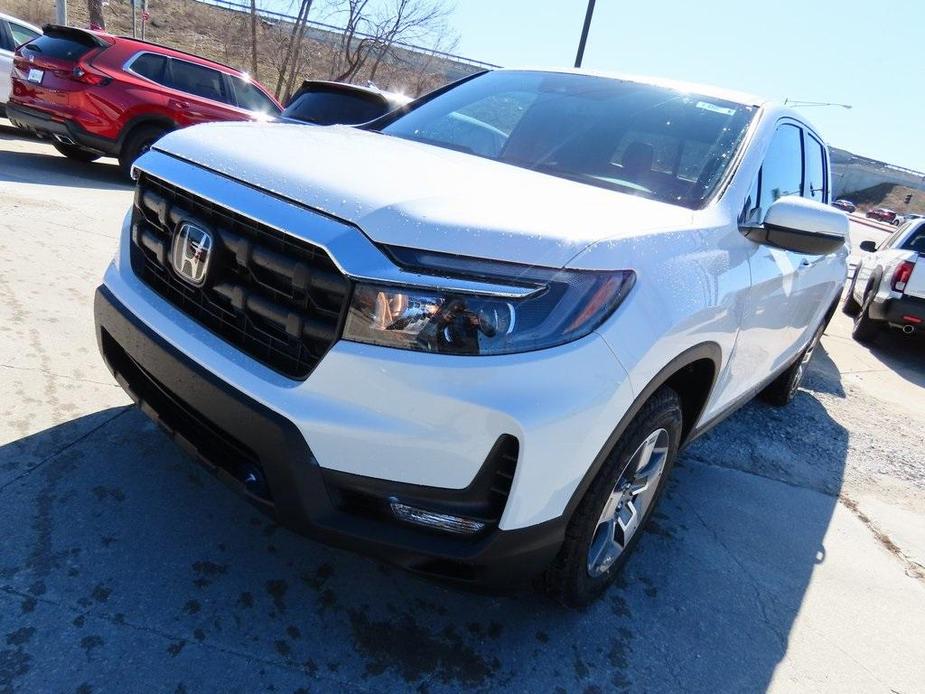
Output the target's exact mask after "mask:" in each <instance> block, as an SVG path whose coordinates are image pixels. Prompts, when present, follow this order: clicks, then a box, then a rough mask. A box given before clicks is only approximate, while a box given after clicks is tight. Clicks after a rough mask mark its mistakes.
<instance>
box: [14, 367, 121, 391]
mask: <svg viewBox="0 0 925 694" xmlns="http://www.w3.org/2000/svg"><path fill="white" fill-rule="evenodd" d="M0 368H3V369H13V370H15V371H31V372H34V373H40V374H42V375H43V376H48V377H50V378H64V379H67V380H68V381H77V382H78V383H93V384H95V385H98V386H112V387H113V388H118V387H119V384H118V383H107V382H105V381H94V380H93V379H91V378H81V377H79V376H67V375H65V374H58V373H54V372H52V371H46V370H45V369H42V368H40V367H34V366H14V365H12V364H0Z"/></svg>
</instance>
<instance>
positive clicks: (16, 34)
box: [10, 22, 39, 48]
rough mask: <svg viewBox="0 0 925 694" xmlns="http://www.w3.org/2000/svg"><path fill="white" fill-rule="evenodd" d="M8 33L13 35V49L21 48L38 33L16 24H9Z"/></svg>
mask: <svg viewBox="0 0 925 694" xmlns="http://www.w3.org/2000/svg"><path fill="white" fill-rule="evenodd" d="M10 33H11V34H12V35H13V48H16V47H17V46H21V45H23V44H24V43H26V42H27V41H31V40H32V39H34V38H35V37H36V36H38V35H39V34H38V32H35V31H32V29H30V28H29V27H24V26H23V25H22V24H17V23H16V22H10Z"/></svg>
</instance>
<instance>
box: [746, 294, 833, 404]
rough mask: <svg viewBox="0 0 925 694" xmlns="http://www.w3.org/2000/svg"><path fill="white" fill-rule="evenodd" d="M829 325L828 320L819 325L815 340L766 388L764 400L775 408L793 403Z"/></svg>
mask: <svg viewBox="0 0 925 694" xmlns="http://www.w3.org/2000/svg"><path fill="white" fill-rule="evenodd" d="M833 312H834V307H833ZM828 323H829V321H828V320H823V321H822V323H820V324H819V327H818V328H816V332H815V333H814V334H813V339H812V340H811V341H810V343H809V344H808V345H807V346H806V349H804V350H803V352H802V353H801V354H800V358H799V359H797V360H796V361H795V362H794V363H793V364H791V366H790V367H789V368H788V369H787V370H786V371H784V372H783V373H782V374H781V375H780V376H778V377H777V378H775V379H774V380H773V381H771V382H770V383H769V384H768V385H767V386H765V388H764V390H762V391H761V394H760V395H761V399H762V400H764V401H765V402H766V403H768V404H769V405H774V406H775V407H785V406H787V405H789V404H790V403H791V402H792V401H793V398H794V397H796V394H797V391H798V390H799V389H800V384H801V383H803V378H804V377H805V376H806V369H807V367H808V366H809V362H810V360H811V359H812V358H813V353H814V352H815V350H816V346H817V345H818V344H819V340H821V339H822V333H824V332H825V328H826V326H827V325H828Z"/></svg>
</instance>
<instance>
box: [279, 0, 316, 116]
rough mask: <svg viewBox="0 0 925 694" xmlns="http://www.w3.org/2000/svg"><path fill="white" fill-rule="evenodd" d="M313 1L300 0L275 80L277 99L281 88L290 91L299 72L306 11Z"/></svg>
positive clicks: (306, 22)
mask: <svg viewBox="0 0 925 694" xmlns="http://www.w3.org/2000/svg"><path fill="white" fill-rule="evenodd" d="M312 2H313V0H302V1H301V4H300V5H299V13H298V15H296V20H295V24H293V25H292V34H291V35H290V38H289V43H288V46H287V47H286V52H285V57H284V58H283V60H282V65H281V66H280V69H279V75H278V76H277V80H276V90H275V94H276V98H277V99H279V98H280V96H281V95H282V93H283V87H284V86H285V87H286V91H287V92H289V91H291V89H292V85H293V82H294V81H295V75H296V74H297V72H298V71H299V61H300V58H301V55H302V41H303V39H304V38H305V28H306V26H307V24H308V11H309V10H310V9H311V8H312ZM287 96H288V94H287Z"/></svg>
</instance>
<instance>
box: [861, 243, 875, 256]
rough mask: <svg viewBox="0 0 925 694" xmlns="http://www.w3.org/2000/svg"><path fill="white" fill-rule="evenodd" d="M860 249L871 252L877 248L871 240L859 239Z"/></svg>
mask: <svg viewBox="0 0 925 694" xmlns="http://www.w3.org/2000/svg"><path fill="white" fill-rule="evenodd" d="M860 249H861V250H862V251H864V252H865V253H873V252H874V251H876V250H877V244H876V243H874V242H873V241H861V245H860Z"/></svg>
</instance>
